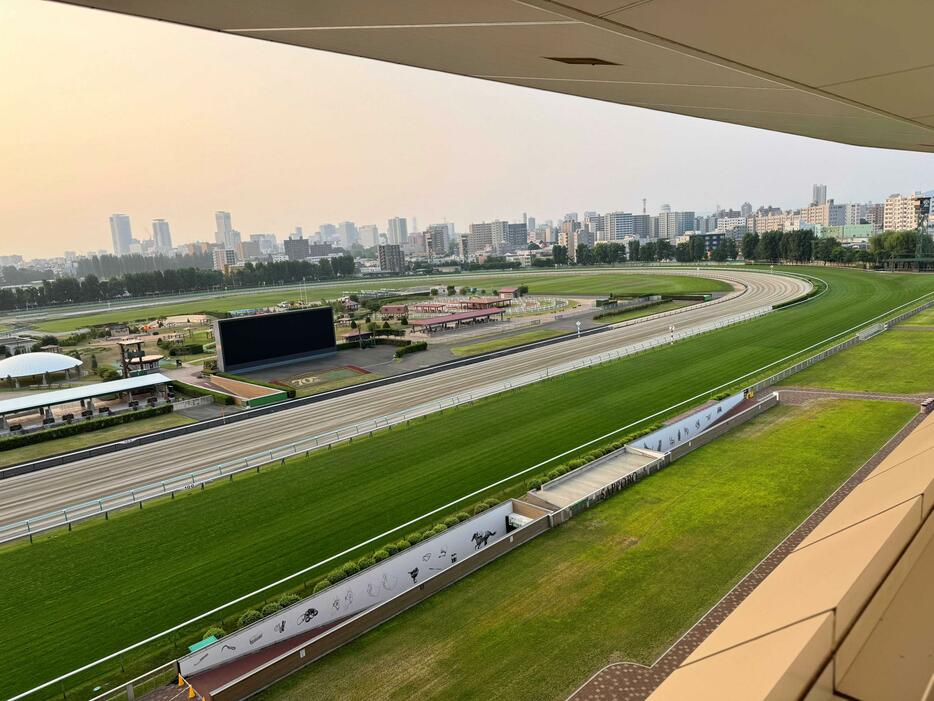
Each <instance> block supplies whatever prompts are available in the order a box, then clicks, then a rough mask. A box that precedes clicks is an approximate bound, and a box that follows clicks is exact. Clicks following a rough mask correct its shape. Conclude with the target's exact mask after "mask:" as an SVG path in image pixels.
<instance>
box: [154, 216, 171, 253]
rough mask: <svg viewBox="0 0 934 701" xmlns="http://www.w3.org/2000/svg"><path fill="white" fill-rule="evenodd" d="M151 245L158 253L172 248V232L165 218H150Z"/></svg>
mask: <svg viewBox="0 0 934 701" xmlns="http://www.w3.org/2000/svg"><path fill="white" fill-rule="evenodd" d="M152 245H153V246H154V247H155V249H156V251H157V252H158V253H167V252H169V251H171V250H172V233H171V232H170V231H169V223H168V222H167V221H166V220H165V219H153V220H152Z"/></svg>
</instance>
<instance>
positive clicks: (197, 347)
mask: <svg viewBox="0 0 934 701" xmlns="http://www.w3.org/2000/svg"><path fill="white" fill-rule="evenodd" d="M199 353H204V346H203V345H202V344H200V343H185V344H182V345H178V346H173V347H172V348H170V349H169V355H170V356H172V357H173V358H174V357H175V356H177V355H198V354H199Z"/></svg>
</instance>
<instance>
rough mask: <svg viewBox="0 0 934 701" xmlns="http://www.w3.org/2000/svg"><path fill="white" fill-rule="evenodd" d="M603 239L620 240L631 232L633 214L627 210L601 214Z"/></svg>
mask: <svg viewBox="0 0 934 701" xmlns="http://www.w3.org/2000/svg"><path fill="white" fill-rule="evenodd" d="M603 233H604V238H603V239H601V240H603V241H622V240H623V237H624V236H632V234H633V216H632V214H630V213H629V212H609V213H608V214H604V215H603Z"/></svg>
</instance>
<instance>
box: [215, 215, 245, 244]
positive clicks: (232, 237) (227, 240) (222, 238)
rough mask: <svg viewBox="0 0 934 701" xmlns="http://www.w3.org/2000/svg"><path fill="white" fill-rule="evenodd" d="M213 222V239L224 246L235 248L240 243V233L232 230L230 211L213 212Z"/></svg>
mask: <svg viewBox="0 0 934 701" xmlns="http://www.w3.org/2000/svg"><path fill="white" fill-rule="evenodd" d="M214 224H215V229H214V240H215V241H216V242H217V243H219V244H220V245H222V246H223V247H224V248H230V249H234V248H236V245H237V244H238V243H240V233H239V232H234V229H233V226H232V225H231V222H230V212H214Z"/></svg>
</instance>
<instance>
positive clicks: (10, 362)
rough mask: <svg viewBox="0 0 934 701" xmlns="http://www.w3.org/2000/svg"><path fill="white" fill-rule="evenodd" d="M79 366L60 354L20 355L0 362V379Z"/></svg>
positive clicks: (78, 361)
mask: <svg viewBox="0 0 934 701" xmlns="http://www.w3.org/2000/svg"><path fill="white" fill-rule="evenodd" d="M79 365H81V361H80V360H78V359H77V358H72V357H71V356H70V355H62V354H61V353H22V354H20V355H13V356H10V357H9V358H5V359H3V360H0V379H6V378H7V377H32V376H33V375H42V374H44V373H47V372H62V371H64V370H71V369H72V368H76V367H78V366H79Z"/></svg>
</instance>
